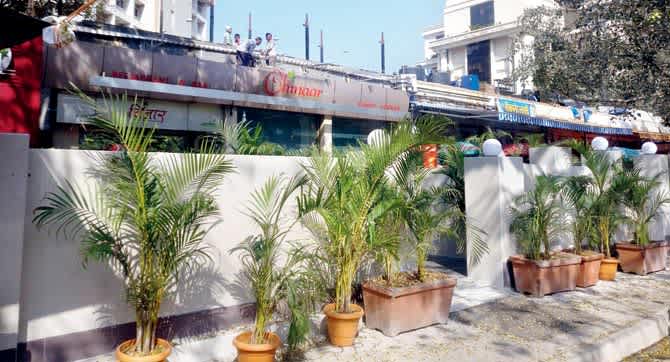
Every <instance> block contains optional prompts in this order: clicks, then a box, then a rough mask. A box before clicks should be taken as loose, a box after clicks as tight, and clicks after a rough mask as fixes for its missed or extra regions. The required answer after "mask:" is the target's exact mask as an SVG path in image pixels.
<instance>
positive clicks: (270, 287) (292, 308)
mask: <svg viewBox="0 0 670 362" xmlns="http://www.w3.org/2000/svg"><path fill="white" fill-rule="evenodd" d="M305 182H306V179H305V177H304V176H295V177H292V178H286V177H283V176H280V177H271V178H269V179H268V180H267V181H266V182H265V183H264V184H263V186H262V187H261V188H260V189H258V190H256V191H255V192H254V193H253V194H252V197H251V198H252V202H251V206H249V207H248V209H247V211H248V215H249V217H250V218H251V219H252V220H253V222H254V223H255V224H256V226H257V227H258V231H259V232H258V234H256V235H253V236H251V237H249V238H247V239H246V240H245V241H243V242H242V243H241V244H240V245H239V246H237V247H236V248H234V249H232V250H231V253H238V254H239V255H240V259H241V261H242V266H243V271H244V275H245V277H246V279H247V280H248V281H249V282H250V284H251V289H252V291H253V293H254V296H255V299H256V318H255V323H254V328H253V329H252V330H251V331H248V332H244V333H242V334H240V335H238V336H237V337H235V339H234V341H233V344H234V345H235V347H236V348H237V350H238V361H239V362H251V361H254V362H261V361H273V360H274V356H275V351H276V349H277V348H278V347H279V346H280V344H281V339H280V337H279V336H278V335H276V334H274V333H272V332H270V331H269V330H268V328H267V325H268V323H269V322H270V321H271V319H272V317H273V315H274V313H275V312H276V311H277V310H278V308H279V306H280V304H281V303H284V304H286V306H287V307H288V311H289V313H288V314H289V320H290V325H289V333H288V339H289V340H288V342H289V347H295V346H296V345H297V344H298V343H299V342H300V341H301V340H302V339H303V338H304V337H305V335H306V333H307V332H308V331H309V319H308V314H309V311H310V307H311V306H312V305H314V299H315V297H316V296H317V295H318V293H319V287H318V286H319V284H318V283H315V282H314V281H315V280H317V279H316V278H314V277H313V276H312V275H311V273H310V271H309V269H308V268H307V267H306V265H307V264H306V263H305V258H306V256H307V254H306V253H305V251H304V250H305V246H300V245H297V244H296V243H295V242H290V241H288V240H287V237H288V235H289V232H291V231H292V230H293V226H294V225H295V224H296V222H297V218H293V220H287V219H288V218H287V211H286V206H287V203H288V202H289V200H291V196H292V195H293V194H294V193H295V191H296V190H297V189H298V188H300V187H301V186H303V185H304V184H305Z"/></svg>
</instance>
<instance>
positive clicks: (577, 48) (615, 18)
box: [514, 0, 670, 121]
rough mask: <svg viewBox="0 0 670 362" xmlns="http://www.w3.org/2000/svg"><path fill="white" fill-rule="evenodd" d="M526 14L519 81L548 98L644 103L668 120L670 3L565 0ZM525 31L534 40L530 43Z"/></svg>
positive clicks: (517, 49)
mask: <svg viewBox="0 0 670 362" xmlns="http://www.w3.org/2000/svg"><path fill="white" fill-rule="evenodd" d="M563 3H564V4H563V7H561V8H558V9H556V8H548V7H539V8H535V9H530V10H527V11H526V13H525V14H524V15H523V16H522V17H521V19H520V24H521V28H522V31H521V33H520V35H519V37H518V38H517V40H516V41H515V45H514V51H515V53H517V54H519V55H520V64H519V65H518V66H517V67H516V69H515V72H514V78H515V79H517V80H521V81H526V80H529V79H531V78H532V80H533V83H534V85H535V87H536V88H537V89H538V90H539V91H540V93H541V95H542V97H547V96H548V95H551V94H554V93H558V94H560V95H563V96H567V97H570V98H573V99H576V100H581V101H584V102H587V103H591V104H594V105H595V104H598V105H609V106H620V107H629V108H631V107H635V108H643V109H647V110H649V111H652V112H655V113H656V114H657V115H659V116H661V117H663V118H665V120H666V121H668V120H670V89H669V88H668V87H667V86H666V85H667V84H668V82H669V81H670V3H668V2H667V1H661V0H641V1H629V0H592V1H567V2H566V1H564V2H563ZM527 36H532V37H533V38H534V41H533V42H524V41H523V39H526V38H527Z"/></svg>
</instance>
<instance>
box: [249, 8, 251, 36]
mask: <svg viewBox="0 0 670 362" xmlns="http://www.w3.org/2000/svg"><path fill="white" fill-rule="evenodd" d="M249 39H251V11H250V12H249Z"/></svg>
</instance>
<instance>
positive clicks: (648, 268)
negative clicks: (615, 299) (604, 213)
mask: <svg viewBox="0 0 670 362" xmlns="http://www.w3.org/2000/svg"><path fill="white" fill-rule="evenodd" d="M663 175H665V174H664V173H661V174H658V175H656V176H655V177H651V178H648V177H644V176H642V175H640V171H639V170H638V169H632V170H626V171H625V172H624V175H622V176H621V177H620V178H619V179H622V181H620V182H622V183H624V184H625V188H624V187H621V189H622V192H623V198H622V203H623V205H624V208H625V210H626V213H625V217H626V223H627V224H629V225H630V226H631V227H632V229H633V230H634V231H633V240H632V241H631V242H629V243H617V244H616V249H617V253H618V254H619V262H620V263H621V269H622V270H623V271H624V272H632V273H636V274H640V275H645V274H647V273H653V272H656V271H659V270H665V268H666V266H667V255H668V243H667V242H666V241H665V240H660V241H659V240H653V241H652V240H650V233H649V231H650V230H649V227H650V225H651V223H652V222H653V221H655V219H656V218H657V216H658V213H659V211H660V209H661V208H662V207H663V206H664V205H666V204H668V203H670V198H669V197H668V196H669V195H668V194H667V193H666V192H661V191H659V190H658V189H659V186H660V185H661V182H660V177H661V176H663Z"/></svg>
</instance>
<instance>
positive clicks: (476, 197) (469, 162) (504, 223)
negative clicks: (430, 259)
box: [465, 157, 524, 288]
mask: <svg viewBox="0 0 670 362" xmlns="http://www.w3.org/2000/svg"><path fill="white" fill-rule="evenodd" d="M523 192H524V171H523V161H522V159H521V158H520V157H467V158H465V210H466V214H467V216H468V221H469V222H470V223H472V224H474V225H475V226H477V227H478V228H479V229H481V230H483V231H485V232H486V235H483V238H484V240H485V241H486V243H487V245H488V253H486V254H484V255H483V256H481V257H480V259H479V262H478V263H474V262H473V260H472V257H471V256H472V241H473V236H474V234H473V231H472V229H471V228H468V235H467V238H468V245H467V257H468V261H467V266H468V268H467V269H468V276H469V277H470V278H472V279H474V280H476V281H479V282H483V283H485V284H488V285H491V286H493V287H498V288H501V287H504V286H510V275H509V273H508V269H507V260H508V258H509V257H510V256H511V255H513V254H515V253H516V251H517V248H516V242H515V240H514V237H513V235H512V234H511V233H510V231H509V225H510V223H511V217H510V212H509V208H510V205H511V204H512V202H513V200H514V199H515V198H516V197H517V196H519V195H521V194H523Z"/></svg>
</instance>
